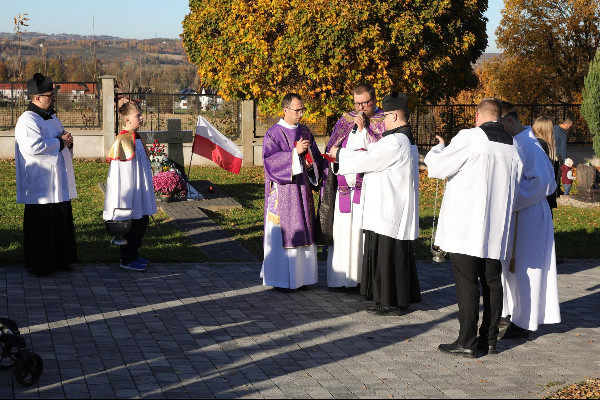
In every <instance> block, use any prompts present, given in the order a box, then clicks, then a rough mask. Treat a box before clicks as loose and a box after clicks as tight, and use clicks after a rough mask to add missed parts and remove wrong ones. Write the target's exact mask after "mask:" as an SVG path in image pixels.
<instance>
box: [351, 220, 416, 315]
mask: <svg viewBox="0 0 600 400" xmlns="http://www.w3.org/2000/svg"><path fill="white" fill-rule="evenodd" d="M364 232H365V245H364V254H363V263H362V280H361V284H360V292H361V294H363V295H365V296H366V297H367V298H368V299H372V300H375V302H376V303H377V304H380V305H385V306H394V307H402V308H405V307H408V306H409V304H410V303H418V302H420V301H421V288H420V286H419V277H418V274H417V266H416V263H415V252H414V249H413V245H412V240H397V239H394V238H391V237H389V236H385V235H380V234H377V233H375V232H372V231H364Z"/></svg>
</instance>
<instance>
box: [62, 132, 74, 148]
mask: <svg viewBox="0 0 600 400" xmlns="http://www.w3.org/2000/svg"><path fill="white" fill-rule="evenodd" d="M60 138H61V139H62V141H63V142H64V144H65V147H71V145H72V144H73V135H71V133H70V132H67V131H63V133H62V135H61V136H60Z"/></svg>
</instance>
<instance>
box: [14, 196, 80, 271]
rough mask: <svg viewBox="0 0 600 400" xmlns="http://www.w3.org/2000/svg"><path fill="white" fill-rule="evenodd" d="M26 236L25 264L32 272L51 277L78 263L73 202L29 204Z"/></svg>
mask: <svg viewBox="0 0 600 400" xmlns="http://www.w3.org/2000/svg"><path fill="white" fill-rule="evenodd" d="M23 236H24V240H23V242H24V244H23V253H24V254H23V255H24V261H25V263H24V264H25V268H27V269H29V270H31V271H32V272H35V273H40V274H44V273H49V272H52V271H54V270H57V269H64V268H65V267H67V266H68V265H70V264H71V263H74V262H76V261H77V245H76V241H75V226H74V225H73V209H72V208H71V202H70V201H63V202H61V203H50V204H25V215H24V218H23Z"/></svg>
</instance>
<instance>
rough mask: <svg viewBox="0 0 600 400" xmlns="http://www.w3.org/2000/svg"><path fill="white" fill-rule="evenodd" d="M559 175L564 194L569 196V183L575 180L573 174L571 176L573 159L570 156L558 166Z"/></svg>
mask: <svg viewBox="0 0 600 400" xmlns="http://www.w3.org/2000/svg"><path fill="white" fill-rule="evenodd" d="M560 175H561V181H562V184H563V188H564V192H565V196H569V193H571V185H573V181H574V180H575V176H573V160H571V159H570V158H567V159H566V160H565V163H564V164H563V165H562V166H561V167H560Z"/></svg>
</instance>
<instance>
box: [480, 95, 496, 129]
mask: <svg viewBox="0 0 600 400" xmlns="http://www.w3.org/2000/svg"><path fill="white" fill-rule="evenodd" d="M501 117H502V102H501V101H500V100H498V99H497V98H495V97H486V98H485V99H483V100H481V101H480V102H479V105H478V106H477V111H476V123H475V125H476V126H479V125H481V124H483V123H485V122H490V121H500V118H501Z"/></svg>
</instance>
